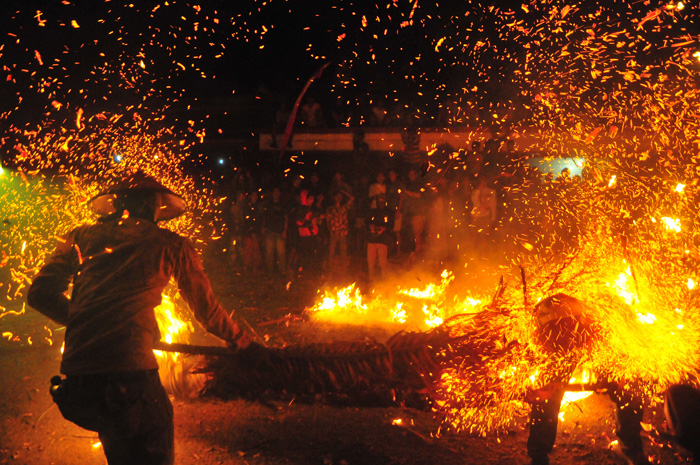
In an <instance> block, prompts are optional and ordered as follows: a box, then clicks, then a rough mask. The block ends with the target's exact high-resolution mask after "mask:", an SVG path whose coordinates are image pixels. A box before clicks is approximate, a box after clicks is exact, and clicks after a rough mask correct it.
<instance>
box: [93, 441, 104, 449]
mask: <svg viewBox="0 0 700 465" xmlns="http://www.w3.org/2000/svg"><path fill="white" fill-rule="evenodd" d="M101 445H102V443H101V442H96V443H95V444H93V445H92V448H93V449H97V448H98V447H100V446H101Z"/></svg>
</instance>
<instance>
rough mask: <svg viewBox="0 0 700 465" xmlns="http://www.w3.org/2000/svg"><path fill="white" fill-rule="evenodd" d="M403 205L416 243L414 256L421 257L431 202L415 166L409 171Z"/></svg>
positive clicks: (404, 213) (405, 217)
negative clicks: (429, 202)
mask: <svg viewBox="0 0 700 465" xmlns="http://www.w3.org/2000/svg"><path fill="white" fill-rule="evenodd" d="M403 207H404V209H403V215H404V220H408V221H409V222H410V224H411V233H412V239H413V244H414V247H413V258H420V256H421V255H422V253H423V248H424V246H425V240H424V234H425V222H426V215H427V214H428V207H429V204H428V193H427V192H426V190H425V184H424V183H423V180H422V179H421V178H420V173H419V172H418V169H417V168H415V167H414V168H411V169H409V171H408V183H406V189H405V191H404V200H403Z"/></svg>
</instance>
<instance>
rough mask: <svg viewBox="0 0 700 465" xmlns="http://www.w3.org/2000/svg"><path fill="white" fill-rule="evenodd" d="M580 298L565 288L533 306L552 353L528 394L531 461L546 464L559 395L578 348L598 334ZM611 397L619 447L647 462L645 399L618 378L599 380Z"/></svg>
mask: <svg viewBox="0 0 700 465" xmlns="http://www.w3.org/2000/svg"><path fill="white" fill-rule="evenodd" d="M588 313H589V312H587V311H586V307H585V306H584V304H583V303H582V302H581V301H579V300H578V299H575V298H573V297H570V296H568V295H565V294H557V295H554V296H552V297H549V298H547V299H545V300H543V301H542V302H540V303H539V304H537V306H536V307H535V317H536V318H537V338H538V340H539V342H540V344H541V345H542V347H543V349H544V350H545V351H546V352H547V353H549V354H551V362H552V363H551V366H550V368H549V369H548V370H545V373H543V374H542V378H543V379H542V383H541V384H544V387H543V388H541V389H538V390H535V391H533V392H532V393H531V394H530V396H529V397H528V399H526V400H527V401H528V402H530V403H531V404H532V409H531V411H530V435H529V437H528V440H527V453H528V455H529V456H530V458H531V459H532V465H548V464H549V454H550V452H552V448H553V447H554V441H555V439H556V436H557V423H558V420H559V409H560V407H561V401H562V399H563V397H564V393H565V392H566V386H567V384H568V382H569V380H570V379H571V375H572V373H573V371H574V369H575V368H576V366H577V365H578V363H579V361H580V360H581V356H582V350H583V349H585V348H586V347H588V346H589V344H590V343H591V342H592V341H593V339H594V338H595V337H596V336H597V333H598V330H597V327H596V324H595V322H594V321H592V320H591V319H590V318H589V317H588ZM598 384H599V385H600V386H601V388H604V390H605V392H607V394H608V395H609V396H610V399H611V400H612V401H613V402H614V403H615V406H616V409H615V419H616V423H617V428H616V431H615V433H616V434H617V437H618V438H619V439H620V443H621V446H622V447H621V451H622V453H623V454H624V455H625V457H626V458H627V459H628V461H629V463H630V464H633V465H643V464H648V463H649V461H648V460H647V458H646V456H645V455H644V448H643V445H642V438H641V431H642V427H641V421H642V418H643V413H644V410H643V401H642V399H641V398H640V396H639V395H637V394H636V393H635V391H634V390H632V389H625V388H623V387H622V386H621V384H622V383H617V382H607V383H603V382H600V383H598Z"/></svg>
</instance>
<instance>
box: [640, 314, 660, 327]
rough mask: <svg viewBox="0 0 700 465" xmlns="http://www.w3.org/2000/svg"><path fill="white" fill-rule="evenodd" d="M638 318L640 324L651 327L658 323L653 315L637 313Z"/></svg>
mask: <svg viewBox="0 0 700 465" xmlns="http://www.w3.org/2000/svg"><path fill="white" fill-rule="evenodd" d="M637 318H638V319H639V321H640V322H642V323H644V324H647V325H651V324H654V323H655V322H656V316H655V315H652V314H651V313H646V314H642V313H637Z"/></svg>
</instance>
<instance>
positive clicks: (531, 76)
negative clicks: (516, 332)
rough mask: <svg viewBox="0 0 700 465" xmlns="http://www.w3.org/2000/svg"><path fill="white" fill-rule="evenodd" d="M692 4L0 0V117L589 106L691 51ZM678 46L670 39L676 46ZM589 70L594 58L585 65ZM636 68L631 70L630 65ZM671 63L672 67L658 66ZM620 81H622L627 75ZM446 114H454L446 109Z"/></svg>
mask: <svg viewBox="0 0 700 465" xmlns="http://www.w3.org/2000/svg"><path fill="white" fill-rule="evenodd" d="M697 9H698V6H697V5H696V4H692V3H688V4H687V5H683V4H681V3H668V2H655V1H632V2H622V1H617V2H602V1H586V2H578V3H572V2H563V1H547V2H539V1H537V2H535V1H531V2H523V1H519V2H511V1H506V2H503V1H500V2H491V3H488V2H479V1H465V2H461V1H460V2H444V3H443V4H440V3H436V2H427V1H421V0H393V1H386V2H379V3H377V4H371V3H369V2H358V1H340V0H322V1H281V0H269V1H248V0H245V1H235V2H233V1H223V0H222V1H189V2H188V1H165V0H160V1H139V2H121V1H102V0H101V1H84V2H76V1H68V0H51V1H34V2H26V1H5V2H3V3H2V5H1V6H0V13H1V14H2V15H3V17H4V18H6V20H5V21H4V24H3V27H2V30H3V32H2V39H1V40H2V43H1V47H2V48H1V49H0V69H1V70H2V71H1V73H2V74H1V75H0V77H1V78H2V79H3V82H4V83H5V84H4V85H3V86H2V91H0V92H2V94H1V97H2V99H1V102H0V121H1V122H2V124H3V133H4V134H5V135H6V137H7V134H8V131H9V132H10V133H13V137H16V136H17V135H18V134H19V133H23V132H26V131H27V130H28V131H35V130H37V128H38V126H39V125H41V127H46V126H45V123H47V122H48V123H49V124H54V125H62V126H65V125H66V124H67V123H66V122H69V121H72V120H74V119H75V114H76V112H77V111H79V110H82V111H83V112H85V114H86V115H89V114H98V113H100V112H110V113H117V112H124V111H126V110H127V109H128V111H131V110H133V109H138V110H139V111H140V112H142V114H143V115H144V116H143V117H146V118H149V119H152V120H153V121H158V122H159V124H160V125H161V126H170V127H172V128H173V129H174V130H175V131H188V130H189V131H191V132H197V131H198V130H200V129H205V130H206V134H207V136H206V137H207V138H208V139H216V138H224V139H226V138H232V137H251V136H252V135H253V133H254V132H255V131H257V130H259V129H260V128H261V127H267V126H268V125H269V119H270V118H271V116H270V114H271V113H272V112H273V111H274V108H275V107H276V106H277V105H278V103H279V101H280V100H286V101H287V102H288V103H289V104H291V103H292V102H293V101H294V99H295V98H296V96H297V94H298V93H299V91H300V90H301V88H302V87H303V86H304V83H305V82H306V80H307V79H309V78H310V77H311V76H312V75H313V73H314V72H315V71H316V70H317V69H318V68H319V67H320V66H322V65H323V64H325V63H327V62H330V63H331V64H330V66H329V67H328V68H327V70H326V71H325V72H324V75H323V76H322V77H321V78H320V79H318V80H317V81H316V82H315V83H314V85H313V86H312V87H311V89H310V91H309V95H313V96H315V97H316V98H317V100H320V101H321V102H322V103H323V104H324V107H326V108H327V109H328V110H330V109H331V108H334V107H342V111H343V112H345V114H344V116H345V117H346V124H345V125H349V126H357V125H362V124H365V123H366V116H367V111H368V108H369V107H370V106H371V105H372V104H374V103H375V102H376V101H377V100H378V99H381V100H385V101H386V102H387V106H391V105H395V106H397V107H398V108H400V109H401V110H402V111H405V112H407V113H411V114H412V116H414V117H415V118H416V119H417V121H418V122H419V124H420V125H423V126H430V125H435V124H436V121H435V119H436V115H437V114H438V113H439V111H440V109H441V108H443V107H445V106H446V105H453V106H455V107H458V108H461V109H467V108H471V109H472V110H474V111H477V112H480V114H481V116H480V118H481V119H480V120H479V121H478V123H479V124H506V123H508V124H511V123H512V122H508V121H506V120H505V116H504V114H505V113H506V112H507V111H510V110H512V109H513V108H516V109H518V110H520V114H519V115H520V116H519V118H529V119H537V120H542V119H543V118H550V117H551V116H552V115H551V107H548V106H547V105H542V100H543V96H547V95H550V94H557V95H560V96H565V97H569V98H568V104H571V105H574V106H578V107H580V108H584V107H585V105H586V104H587V103H588V102H592V105H595V104H596V101H599V100H600V99H601V96H602V95H603V94H605V93H610V92H613V91H615V89H616V86H617V87H618V88H621V85H622V86H626V87H630V88H632V87H634V86H635V85H638V84H642V83H640V79H637V78H634V77H631V78H630V74H629V72H628V71H629V70H630V69H632V70H633V71H634V73H635V75H636V76H644V70H645V69H646V72H647V73H649V74H653V73H656V72H658V71H659V70H660V69H662V68H663V69H664V70H666V64H665V60H667V59H668V58H669V57H670V56H672V55H673V54H674V53H677V52H678V51H679V47H682V48H687V49H688V53H691V52H692V51H693V50H695V49H700V44H698V40H697V39H698V35H697V31H696V29H697V28H696V27H695V18H696V16H697ZM679 43H680V44H683V45H682V46H679V45H678V44H679ZM596 66H597V67H596ZM636 68H639V69H641V71H638V70H637V69H636ZM670 72H673V70H670ZM635 81H637V82H636V83H635ZM456 122H457V123H459V122H460V121H459V120H456Z"/></svg>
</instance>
